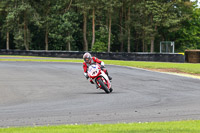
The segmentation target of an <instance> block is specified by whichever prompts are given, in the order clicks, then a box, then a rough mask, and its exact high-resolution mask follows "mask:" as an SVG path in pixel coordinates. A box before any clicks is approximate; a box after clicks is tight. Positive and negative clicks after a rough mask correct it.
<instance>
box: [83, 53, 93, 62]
mask: <svg viewBox="0 0 200 133" xmlns="http://www.w3.org/2000/svg"><path fill="white" fill-rule="evenodd" d="M83 59H84V61H85V62H86V63H90V62H91V59H92V56H91V54H90V53H88V52H87V53H85V54H84V55H83Z"/></svg>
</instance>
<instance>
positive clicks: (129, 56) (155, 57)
mask: <svg viewBox="0 0 200 133" xmlns="http://www.w3.org/2000/svg"><path fill="white" fill-rule="evenodd" d="M84 53H85V52H76V51H74V52H68V51H41V50H30V51H23V50H0V55H26V56H43V57H62V58H82V57H83V54H84ZM91 54H92V55H93V56H96V57H98V58H99V59H108V60H130V61H156V62H185V56H184V55H182V54H160V53H125V52H110V53H106V52H105V53H104V52H91Z"/></svg>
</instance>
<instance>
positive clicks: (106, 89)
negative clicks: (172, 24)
mask: <svg viewBox="0 0 200 133" xmlns="http://www.w3.org/2000/svg"><path fill="white" fill-rule="evenodd" d="M98 82H99V84H100V85H101V89H103V90H104V91H105V92H106V93H110V91H109V89H108V87H107V86H106V85H105V84H104V82H103V81H102V79H99V80H98Z"/></svg>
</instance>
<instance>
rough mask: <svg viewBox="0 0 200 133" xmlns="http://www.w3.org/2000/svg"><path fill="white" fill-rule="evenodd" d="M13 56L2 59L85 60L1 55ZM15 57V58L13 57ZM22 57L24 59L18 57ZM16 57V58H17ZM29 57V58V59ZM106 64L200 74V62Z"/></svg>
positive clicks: (118, 62) (107, 62) (109, 62)
mask: <svg viewBox="0 0 200 133" xmlns="http://www.w3.org/2000/svg"><path fill="white" fill-rule="evenodd" d="M0 57H11V59H9V58H6V59H5V58H4V59H3V58H2V59H0V61H36V62H79V63H81V62H83V60H82V59H69V58H68V59H66V58H49V57H47V58H46V57H36V56H5V55H4V56H2V55H1V56H0ZM12 57H13V58H12ZM16 57H21V58H22V59H17V58H16ZM15 58H16V59H15ZM23 58H24V59H23ZM27 58H28V59H27ZM103 61H104V62H105V64H110V65H120V66H130V67H138V68H150V69H177V70H179V71H181V72H186V73H191V74H200V63H199V64H192V63H164V62H142V61H119V60H103Z"/></svg>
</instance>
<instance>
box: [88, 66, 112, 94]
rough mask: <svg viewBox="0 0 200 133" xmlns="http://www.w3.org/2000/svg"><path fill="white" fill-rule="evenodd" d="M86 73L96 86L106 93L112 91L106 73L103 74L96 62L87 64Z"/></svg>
mask: <svg viewBox="0 0 200 133" xmlns="http://www.w3.org/2000/svg"><path fill="white" fill-rule="evenodd" d="M87 73H88V76H89V78H90V79H91V80H92V81H93V82H94V83H95V84H96V86H97V88H100V89H102V90H104V91H105V92H106V93H110V92H112V91H113V89H112V86H111V82H110V80H109V78H108V76H107V74H105V72H104V71H103V70H102V69H101V66H100V65H99V64H98V63H97V64H94V65H91V66H89V68H88V72H87Z"/></svg>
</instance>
